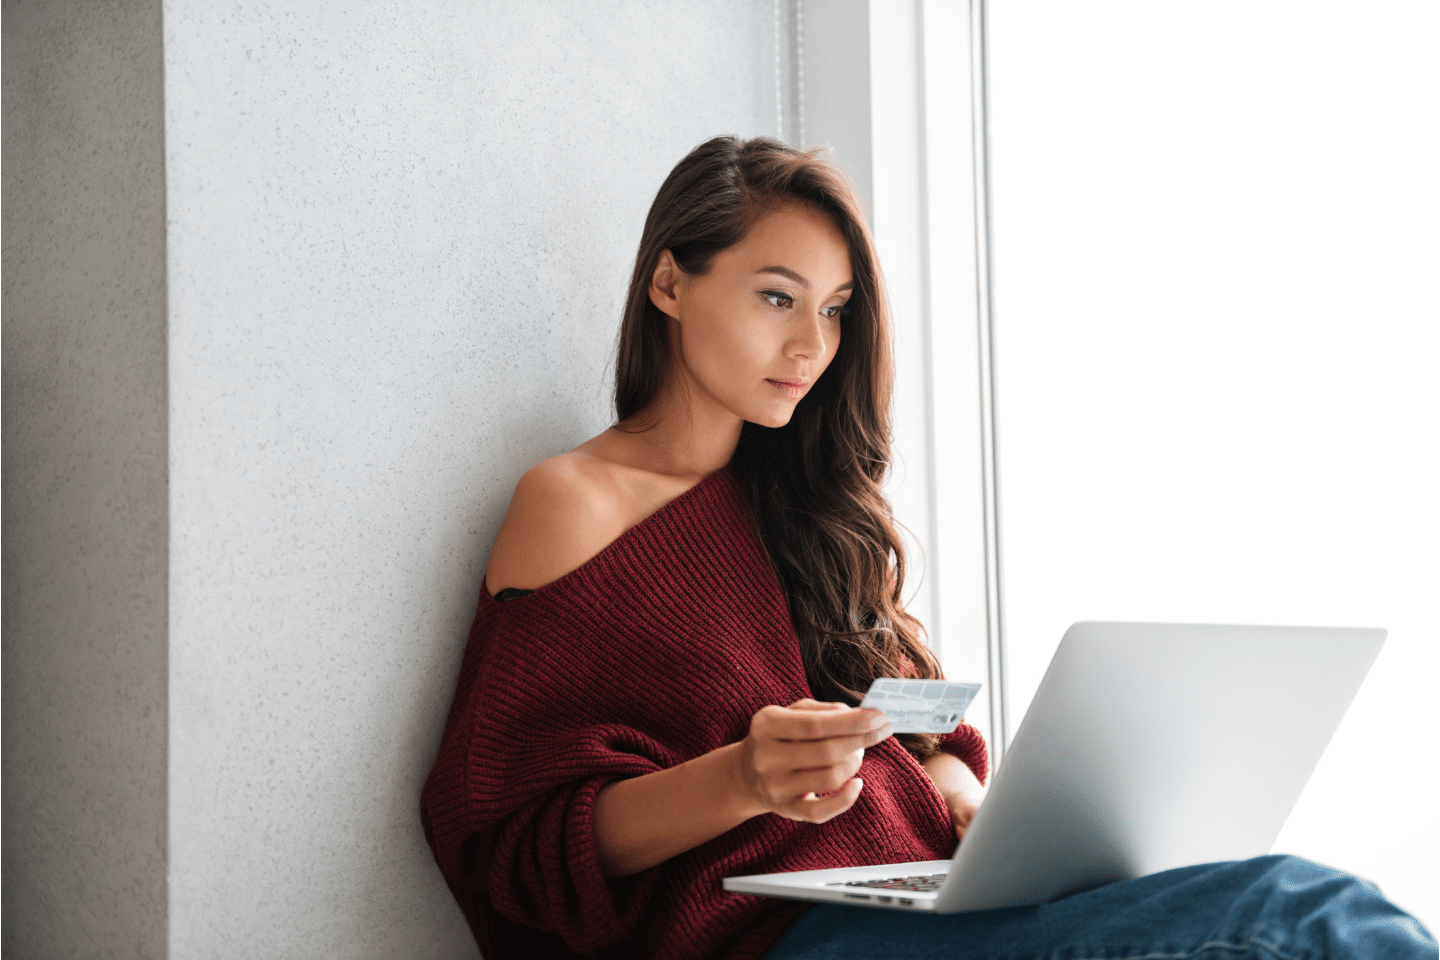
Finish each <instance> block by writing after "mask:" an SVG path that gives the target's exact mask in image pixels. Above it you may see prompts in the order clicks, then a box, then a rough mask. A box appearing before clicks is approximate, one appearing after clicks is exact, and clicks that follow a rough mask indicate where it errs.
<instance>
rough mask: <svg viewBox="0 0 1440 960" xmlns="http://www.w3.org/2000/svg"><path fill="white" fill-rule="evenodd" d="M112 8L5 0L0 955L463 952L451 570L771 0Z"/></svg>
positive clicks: (486, 516)
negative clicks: (443, 807)
mask: <svg viewBox="0 0 1440 960" xmlns="http://www.w3.org/2000/svg"><path fill="white" fill-rule="evenodd" d="M113 6H114V5H103V6H98V7H97V6H95V5H91V4H80V3H74V4H70V5H69V6H67V7H64V8H58V9H57V7H56V5H53V4H52V5H51V6H50V7H49V8H47V10H49V11H51V12H53V13H54V14H55V15H54V16H53V17H50V18H49V19H46V18H41V17H38V16H37V17H32V18H29V19H27V17H28V16H29V13H30V10H31V9H32V8H30V7H28V6H27V7H25V8H24V10H23V11H21V12H20V13H17V10H20V8H19V5H18V4H14V5H12V4H9V3H7V5H6V7H5V51H4V53H5V132H6V137H5V158H4V159H5V178H6V182H5V304H4V308H5V371H4V373H5V454H6V458H5V524H6V534H7V536H6V539H5V552H6V555H5V685H6V686H5V711H6V713H5V739H6V742H5V764H6V768H5V831H6V835H5V858H6V859H5V871H6V884H5V898H6V902H5V955H6V956H7V957H9V956H12V955H14V956H37V955H43V956H96V955H135V956H145V957H159V956H165V955H167V954H168V955H170V956H174V957H184V958H187V960H189V958H204V957H232V956H233V957H242V956H243V957H246V958H265V957H280V956H344V957H357V958H363V957H375V958H391V957H397V956H405V957H417V958H418V957H456V956H467V955H474V945H473V941H471V939H470V935H469V933H468V931H467V930H466V929H465V927H464V924H463V921H462V919H461V916H460V913H459V910H458V908H457V907H456V906H455V904H454V903H453V901H452V899H451V896H450V894H449V892H448V891H447V890H446V889H445V887H444V885H443V883H442V881H441V878H440V874H439V872H438V870H437V869H436V867H435V866H434V863H433V861H432V860H431V857H430V853H429V850H428V849H427V848H426V846H425V843H424V839H423V836H422V833H421V830H420V822H419V809H418V807H419V790H420V785H421V782H422V780H423V778H424V776H425V773H426V771H427V770H428V767H429V764H430V762H431V760H432V759H433V756H434V750H435V748H436V746H437V744H438V741H439V736H440V731H441V724H442V722H443V717H444V713H445V710H446V709H447V708H448V706H449V701H450V696H451V693H452V691H453V685H454V680H455V673H456V670H457V668H458V665H459V658H460V652H461V649H462V646H463V643H464V638H465V632H466V629H467V627H468V625H469V621H470V617H471V615H472V613H473V610H474V604H475V599H476V597H477V591H478V590H479V588H480V580H481V571H482V568H483V563H484V560H485V554H486V551H487V550H488V547H489V544H490V541H491V539H492V537H493V535H494V532H495V529H496V526H497V525H498V523H499V520H500V517H501V515H502V513H503V511H504V509H505V506H506V502H507V500H508V497H509V493H510V491H511V489H512V487H513V485H514V482H515V480H516V479H517V478H518V477H519V475H520V474H521V472H523V471H524V470H525V469H526V468H527V467H528V466H530V465H531V464H533V463H534V462H536V461H538V460H540V459H542V458H544V457H546V456H549V455H551V454H553V453H556V452H559V451H561V450H564V449H566V448H568V447H570V446H572V445H573V444H575V443H576V442H578V441H579V440H582V439H584V438H585V437H587V436H589V435H591V434H593V433H595V432H597V431H598V430H599V429H601V428H602V427H603V426H604V425H605V424H606V423H607V422H608V413H607V408H608V380H607V365H608V363H609V361H610V351H611V348H612V343H613V338H614V333H615V330H616V328H617V325H618V319H619V314H620V307H621V303H622V299H623V296H624V292H625V285H626V282H627V281H628V279H629V273H630V268H631V265H632V258H633V256H634V251H635V248H636V245H637V242H638V240H639V235H640V229H641V226H642V223H643V219H644V216H645V213H646V211H647V209H648V206H649V203H650V201H651V199H653V197H654V194H655V191H656V189H657V188H658V187H659V185H660V182H661V180H662V179H663V177H664V175H665V174H666V173H667V172H668V171H669V170H670V168H671V167H672V166H673V165H674V164H675V162H676V161H678V160H679V159H680V158H681V157H682V156H683V155H684V154H685V153H686V152H687V151H688V150H689V149H690V148H692V147H693V146H695V145H696V144H698V143H699V142H701V141H702V140H704V139H707V138H708V137H710V136H714V135H717V134H726V133H734V134H738V135H741V136H753V135H757V134H773V133H775V131H776V121H777V111H776V107H777V105H776V93H775V90H776V82H775V46H774V44H775V24H774V20H773V7H772V4H771V3H769V2H766V0H755V2H749V3H736V2H734V0H711V2H703V3H687V4H683V5H680V4H673V3H669V2H662V0H651V2H643V3H634V2H630V3H623V2H605V3H578V2H576V3H561V2H552V3H524V4H519V3H488V4H472V3H460V2H453V3H422V4H408V3H406V4H402V3H388V4H381V3H368V4H352V3H340V2H334V3H311V4H302V5H296V4H285V3H254V4H245V5H240V6H230V5H216V4H212V3H208V2H194V0H171V2H167V3H165V4H164V10H163V14H164V16H163V33H162V27H161V21H160V17H159V13H160V10H159V8H158V7H155V6H153V5H152V6H151V7H149V8H140V7H134V6H131V7H126V8H125V11H126V13H123V14H122V12H121V11H118V10H116V9H112V7H113ZM99 11H104V15H103V16H102V15H101V13H100V12H99ZM787 14H788V11H787ZM788 24H789V19H788V15H787V17H786V20H785V25H786V32H785V33H784V34H783V35H782V37H781V42H782V44H785V45H786V46H787V47H788V44H789V40H790V37H789V33H788ZM162 39H163V71H164V72H163V95H164V100H163V115H162V113H161V100H160V93H161V86H160V77H161V72H160V71H161V66H162V47H161V41H162ZM781 72H782V84H781V86H782V91H783V94H782V99H783V100H784V103H783V104H782V105H781V106H782V110H783V111H784V112H785V114H786V117H787V119H786V126H787V128H789V129H793V127H792V126H791V124H793V115H791V113H790V104H789V99H790V95H791V80H790V79H789V78H790V64H789V56H788V52H787V53H786V54H785V55H784V56H782V64H781ZM16 118H19V120H18V121H17V120H16ZM162 149H163V153H162ZM162 156H163V160H164V168H163V169H164V171H165V177H164V179H163V181H162V179H161V170H162V167H161V159H162ZM12 187H15V188H16V189H12ZM162 189H163V193H162V192H161V191H162ZM162 204H163V205H162ZM167 227H168V234H167V230H166V228H167ZM147 231H148V232H147ZM167 235H168V248H167V245H166V241H167ZM167 269H168V292H169V302H168V311H167V309H166V306H165V293H166V286H167V273H166V271H167ZM167 333H168V363H167V355H166V350H167V343H166V335H167ZM167 374H168V400H167V394H166V390H167ZM167 409H168V413H167ZM167 425H168V431H169V436H168V444H167V442H166V432H165V431H166V428H167ZM167 450H168V478H169V482H168V490H167V486H166V471H167ZM167 496H168V503H167ZM167 524H168V527H167ZM167 529H168V547H167ZM167 549H168V583H167V581H166V574H165V571H166V567H167V556H166V551H167ZM167 602H168V628H167V607H166V604H167ZM167 631H168V633H167ZM167 650H168V680H169V685H168V690H169V697H168V743H167V742H166V739H165V738H166V730H167V725H166V709H167V703H166V698H165V690H166V674H167V659H166V654H167ZM146 711H148V712H146ZM27 712H28V713H30V714H31V715H30V716H28V717H27V716H26V715H25V714H27ZM167 749H168V789H167V788H166V786H165V777H166V763H165V761H166V756H167V754H166V750H167ZM46 764H49V765H50V766H49V767H47V766H46ZM52 768H53V769H52ZM132 782H133V787H132ZM117 785H118V788H119V789H118V790H117ZM132 789H133V791H134V792H135V793H136V797H137V799H136V801H135V803H133V804H130V803H129V801H128V800H127V796H128V795H127V794H126V793H125V791H128V790H132ZM117 798H118V800H119V801H121V802H119V803H117ZM167 798H168V801H167ZM167 802H168V809H167ZM132 806H133V807H134V808H135V809H136V810H138V814H137V816H138V817H139V820H140V822H139V823H130V822H129V821H127V820H126V819H125V818H126V817H128V816H129V813H130V808H131V807H132ZM167 823H168V861H167V858H166V841H167ZM77 825H78V826H77ZM77 831H78V832H77ZM147 831H148V832H147ZM111 832H113V833H115V836H110V835H109V834H110V833H111ZM146 844H148V846H146ZM167 864H168V870H169V875H170V882H169V887H168V901H167V897H166V894H165V888H164V886H163V880H164V874H163V872H162V871H163V869H164V868H165V867H166V866H167ZM126 884H129V886H126ZM167 909H168V917H169V920H168V933H167V930H166V924H165V916H166V910H167ZM167 938H168V949H167V946H166V940H167Z"/></svg>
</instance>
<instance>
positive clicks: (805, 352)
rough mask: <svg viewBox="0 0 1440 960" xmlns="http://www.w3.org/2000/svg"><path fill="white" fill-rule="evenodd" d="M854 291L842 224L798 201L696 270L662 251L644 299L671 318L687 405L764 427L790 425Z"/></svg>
mask: <svg viewBox="0 0 1440 960" xmlns="http://www.w3.org/2000/svg"><path fill="white" fill-rule="evenodd" d="M851 291H852V276H851V273H850V253H849V250H848V248H847V247H846V245H845V238H844V237H843V236H842V235H841V234H840V230H839V228H837V227H836V226H835V222H834V221H833V220H831V219H830V217H829V216H828V215H827V214H825V213H822V212H820V211H818V210H816V209H814V208H812V207H809V206H806V205H803V204H799V203H795V202H788V203H785V204H783V205H781V206H778V207H776V208H774V209H772V210H771V211H770V212H769V213H767V214H765V215H764V216H762V217H761V218H760V220H758V221H757V222H756V223H755V225H754V227H752V228H751V230H750V233H749V234H748V235H747V236H746V237H745V239H744V240H742V241H740V242H739V243H737V244H735V245H734V246H733V247H730V248H729V249H726V250H724V251H721V252H720V253H718V254H716V255H715V257H714V259H713V260H712V261H711V265H710V269H709V271H708V272H706V273H705V274H703V275H691V274H686V273H684V272H683V271H681V270H680V269H679V268H678V267H677V266H676V264H675V261H674V258H673V257H672V256H671V254H670V251H668V250H666V251H664V252H663V253H662V254H661V257H660V263H659V265H658V266H657V267H656V270H655V276H654V278H653V279H652V281H651V284H650V298H651V300H652V301H653V302H654V303H655V305H656V306H657V307H659V308H660V310H661V311H662V312H664V313H665V314H666V315H667V316H669V317H671V318H672V320H673V321H674V322H673V323H672V324H671V335H672V336H673V337H676V338H677V340H676V345H677V347H678V350H677V353H678V361H677V362H678V363H679V365H680V370H679V373H680V375H681V376H682V377H683V378H684V380H685V381H686V384H685V385H686V387H687V388H688V392H689V394H690V399H691V403H692V407H700V408H702V410H703V409H704V408H709V409H708V411H705V412H708V413H711V414H718V415H721V416H723V415H724V414H725V413H727V412H728V413H729V414H732V415H734V416H735V417H738V418H740V419H741V420H748V421H750V422H752V423H758V424H761V425H762V426H767V427H779V426H784V425H785V424H786V423H788V422H789V421H790V417H791V415H792V414H794V412H795V405H796V404H797V403H799V402H800V398H801V397H803V396H804V395H805V394H806V393H808V392H809V391H810V388H811V387H812V386H814V384H815V381H816V380H818V379H819V378H820V375H821V374H822V373H824V372H825V368H826V367H828V366H829V365H830V361H832V360H833V359H835V350H836V348H837V347H839V345H840V309H841V307H843V306H844V305H845V303H846V301H847V300H849V299H850V295H851ZM697 412H701V411H697Z"/></svg>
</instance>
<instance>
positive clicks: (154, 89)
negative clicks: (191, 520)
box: [3, 0, 166, 958]
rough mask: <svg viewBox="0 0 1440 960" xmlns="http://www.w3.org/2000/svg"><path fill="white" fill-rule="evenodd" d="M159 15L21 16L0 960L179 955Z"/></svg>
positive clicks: (14, 114)
mask: <svg viewBox="0 0 1440 960" xmlns="http://www.w3.org/2000/svg"><path fill="white" fill-rule="evenodd" d="M161 64H162V53H161V34H160V4H159V2H158V0H154V2H144V0H136V2H127V3H93V2H90V3H85V2H78V0H75V2H50V3H43V4H35V3H22V2H10V0H6V3H5V5H4V128H5V136H4V157H3V162H4V276H5V283H4V527H5V538H4V757H5V759H4V812H3V817H4V850H5V853H4V873H5V885H4V891H5V892H4V956H5V957H7V958H8V957H16V958H20V957H24V958H34V957H47V958H48V957H100V956H104V957H160V956H163V955H164V950H165V801H166V786H165V711H166V702H165V623H166V613H165V610H166V595H165V556H166V445H165V444H166V439H165V422H166V417H165V402H166V401H165V209H164V200H165V192H164V190H165V188H164V168H163V163H164V149H163V126H162V123H163V107H162V102H161V94H162V79H161Z"/></svg>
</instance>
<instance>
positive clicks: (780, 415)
mask: <svg viewBox="0 0 1440 960" xmlns="http://www.w3.org/2000/svg"><path fill="white" fill-rule="evenodd" d="M794 415H795V408H794V407H787V408H786V409H784V410H767V411H766V412H765V413H763V414H760V415H758V416H755V417H748V418H747V419H748V420H749V421H750V422H751V423H753V424H756V425H758V426H762V427H771V428H774V427H783V426H785V424H787V423H789V422H790V418H791V417H792V416H794Z"/></svg>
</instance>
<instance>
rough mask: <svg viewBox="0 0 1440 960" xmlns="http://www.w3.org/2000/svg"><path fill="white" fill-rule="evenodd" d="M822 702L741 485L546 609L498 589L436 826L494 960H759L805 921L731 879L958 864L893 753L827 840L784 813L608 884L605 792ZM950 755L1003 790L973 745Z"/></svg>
mask: <svg viewBox="0 0 1440 960" xmlns="http://www.w3.org/2000/svg"><path fill="white" fill-rule="evenodd" d="M809 695H810V688H809V685H808V684H807V683H806V680H805V670H804V668H803V666H802V665H801V660H800V649H799V645H798V642H797V640H796V637H795V631H794V628H793V627H792V626H791V622H790V616H789V613H788V610H787V608H786V605H785V597H784V595H783V594H782V593H781V591H780V586H779V583H778V581H777V580H776V578H775V574H774V572H773V571H772V570H771V568H770V565H769V563H768V562H767V560H766V557H765V553H764V549H763V547H762V546H761V544H760V541H759V539H758V537H757V536H756V533H755V530H754V526H753V524H752V522H751V520H750V517H749V514H748V511H747V510H746V508H745V506H744V503H743V501H742V499H741V494H740V491H739V489H738V487H737V486H736V484H735V480H734V478H733V476H732V474H731V472H730V470H729V469H725V470H721V471H719V472H718V473H715V474H712V475H711V476H709V477H707V478H706V479H705V480H703V481H701V482H700V484H699V485H697V486H695V487H694V488H692V489H691V490H689V491H688V492H687V493H685V494H684V495H682V496H681V497H679V498H678V499H676V500H673V501H671V502H670V503H669V504H667V505H666V506H665V507H662V508H661V509H660V510H659V511H658V512H656V513H655V514H653V515H651V516H650V517H649V518H647V519H646V520H644V521H642V522H641V523H640V524H638V525H637V526H635V527H632V528H631V529H630V530H629V531H627V532H626V533H625V534H623V535H622V536H621V537H620V538H619V539H618V540H616V541H615V542H614V543H612V544H611V545H610V546H608V547H606V548H605V549H604V550H603V551H601V552H600V554H599V555H597V556H596V557H595V558H594V559H592V560H590V561H588V562H587V563H586V564H584V565H583V566H582V567H580V568H579V569H578V570H575V571H573V572H571V573H569V574H566V575H565V576H563V577H561V578H560V579H559V580H556V581H555V582H554V583H551V584H548V585H547V586H544V587H542V588H540V589H539V590H537V591H536V592H535V593H533V594H530V595H529V596H526V597H522V598H520V599H516V600H508V601H505V602H503V603H501V602H497V601H496V600H494V599H493V598H492V597H491V596H490V595H489V593H488V592H487V591H485V590H484V589H483V588H482V589H481V591H480V607H479V610H478V611H476V614H475V622H474V625H473V626H472V627H471V630H470V640H469V644H468V646H467V647H466V649H465V657H464V661H463V663H462V665H461V668H460V680H459V684H458V687H457V689H456V692H455V702H454V705H453V706H452V707H451V709H450V716H449V719H448V721H447V722H446V725H445V736H444V740H443V741H442V743H441V745H440V753H439V756H438V757H437V758H436V760H435V765H434V767H433V768H432V769H431V771H430V776H429V779H428V780H427V781H426V783H425V789H424V792H423V794H422V795H421V818H422V820H423V822H424V826H425V836H426V839H427V840H428V841H429V843H430V847H431V849H432V850H433V851H434V853H435V860H436V862H437V863H438V864H439V865H440V869H441V871H442V872H443V873H444V875H445V880H446V882H447V883H449V885H450V889H451V891H452V892H453V893H454V894H455V898H456V899H457V900H458V901H459V902H460V908H461V909H462V910H463V911H464V913H465V918H466V920H468V921H469V923H470V928H471V930H473V931H474V933H475V939H476V940H477V941H478V942H479V944H480V949H481V951H482V952H483V953H484V955H485V957H486V960H507V958H526V960H530V958H540V957H571V956H574V955H576V954H580V955H587V956H596V957H637V958H649V957H654V958H672V957H673V958H681V957H685V958H691V957H694V958H733V960H741V958H746V960H748V958H755V957H759V956H760V955H761V954H763V953H764V952H765V950H766V949H768V948H769V946H770V945H771V944H772V943H773V942H774V941H775V940H776V939H778V938H779V936H780V935H781V933H783V932H784V930H785V928H786V927H787V926H788V925H789V924H790V923H791V922H792V921H793V920H794V918H795V917H796V916H798V915H799V913H800V911H802V910H804V909H805V906H804V905H801V904H794V903H790V902H787V901H783V900H775V899H770V898H767V897H752V896H746V895H743V894H733V893H726V892H724V891H723V890H722V889H721V888H720V881H721V880H722V879H723V878H724V877H728V876H738V875H742V874H751V873H773V872H778V871H782V870H808V869H816V868H822V867H838V866H847V865H855V864H875V863H902V862H907V861H912V860H935V859H942V858H945V857H949V856H950V855H951V854H952V853H953V852H954V849H955V834H954V832H953V830H952V828H951V825H950V817H949V814H948V813H947V811H946V808H945V803H944V801H943V800H942V799H941V798H940V795H939V793H937V792H936V790H935V787H934V785H933V784H932V783H931V781H930V779H929V777H928V776H927V775H926V773H925V771H924V769H923V768H922V767H921V766H920V765H919V764H918V763H917V762H916V761H915V760H914V758H913V757H911V756H910V754H909V753H908V752H906V750H905V748H904V747H902V746H901V745H900V743H899V742H898V741H896V740H895V739H894V738H893V737H892V738H890V739H888V740H886V741H884V742H882V743H880V744H877V745H876V746H874V747H871V748H870V749H869V750H868V751H867V752H866V756H865V761H864V764H863V765H862V766H861V768H860V773H859V776H860V777H861V778H862V779H863V780H864V781H865V789H864V790H863V791H862V792H861V794H860V797H859V799H858V800H857V801H856V802H855V804H854V806H852V807H851V808H850V809H849V810H847V811H846V812H845V813H842V814H841V815H840V816H838V817H835V818H834V819H832V820H830V821H829V822H828V823H823V824H807V823H799V822H796V821H793V820H787V819H785V818H783V817H779V816H775V815H773V814H766V815H763V816H759V817H755V818H753V819H751V820H748V821H746V822H745V823H743V824H741V825H740V826H738V827H736V828H735V829H733V830H731V831H729V832H728V833H725V834H722V835H721V836H719V837H716V838H715V839H713V840H710V841H709V842H707V843H703V844H701V845H700V846H698V847H696V848H695V849H693V850H690V851H688V852H687V853H684V854H681V855H680V856H677V857H674V858H672V859H670V860H668V861H666V862H665V863H663V864H661V865H659V866H657V867H654V868H652V869H650V870H646V871H644V872H643V873H639V874H636V875H634V876H631V877H626V878H624V879H621V880H614V881H607V880H606V879H605V878H604V877H603V876H602V875H601V873H600V868H599V866H598V863H597V860H596V855H595V839H594V834H593V831H592V828H591V811H592V809H593V805H594V802H595V795H596V794H597V793H598V792H599V791H600V789H601V788H602V787H604V786H605V785H606V784H608V783H611V782H612V781H615V780H618V779H622V778H625V777H633V776H639V775H641V774H646V773H650V772H652V771H655V770H660V769H663V768H666V767H671V766H674V765H675V764H678V763H682V762H683V761H686V760H689V759H691V758H693V757H698V756H700V755H701V754H704V753H707V752H709V751H711V750H714V749H716V748H717V747H720V746H723V745H725V744H727V743H733V742H735V741H737V740H740V739H742V738H743V737H744V736H745V735H746V733H747V732H748V730H749V724H750V717H751V716H752V715H753V714H754V713H755V712H756V711H757V710H759V709H760V708H761V707H763V706H766V705H767V704H781V705H785V704H789V703H792V702H794V701H795V700H798V699H800V698H801V697H806V696H809ZM942 746H943V748H944V749H946V750H948V751H950V752H952V753H954V754H955V755H956V756H958V757H959V758H960V759H961V760H963V761H965V763H966V764H967V765H969V766H970V768H971V769H972V770H974V771H975V773H976V775H977V776H979V777H980V778H981V779H982V780H983V779H984V778H985V773H986V755H985V744H984V741H983V740H982V739H981V738H980V736H979V734H978V733H977V732H976V731H975V730H974V728H972V727H969V726H966V725H963V724H962V725H961V727H960V729H959V730H957V731H956V732H955V733H954V734H952V735H950V736H949V737H947V738H946V739H945V741H944V742H943V743H942Z"/></svg>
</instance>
